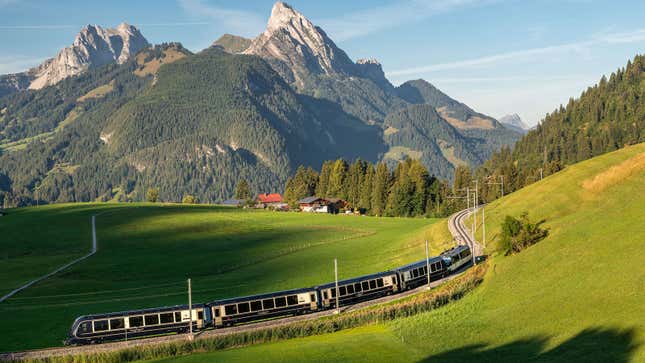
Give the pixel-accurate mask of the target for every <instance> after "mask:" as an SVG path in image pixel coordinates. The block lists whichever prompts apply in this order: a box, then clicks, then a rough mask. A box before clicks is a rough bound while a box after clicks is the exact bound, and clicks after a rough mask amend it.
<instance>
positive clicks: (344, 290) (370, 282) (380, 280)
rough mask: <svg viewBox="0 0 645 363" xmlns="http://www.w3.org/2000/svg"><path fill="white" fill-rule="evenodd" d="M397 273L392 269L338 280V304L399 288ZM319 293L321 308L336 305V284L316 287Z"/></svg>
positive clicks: (394, 290)
mask: <svg viewBox="0 0 645 363" xmlns="http://www.w3.org/2000/svg"><path fill="white" fill-rule="evenodd" d="M397 279H398V278H397V275H396V272H394V271H387V272H379V273H376V274H372V275H366V276H361V277H357V278H353V279H348V280H342V281H338V292H339V294H338V304H339V305H340V306H343V305H349V304H353V303H355V302H358V301H362V300H369V299H375V298H377V297H380V296H384V295H389V294H392V293H395V292H397V291H398V290H399V288H398V285H397ZM316 290H318V292H319V293H320V302H321V307H322V308H323V309H327V308H332V307H336V284H335V283H334V282H331V283H328V284H325V285H321V286H318V287H316Z"/></svg>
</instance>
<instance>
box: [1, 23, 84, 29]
mask: <svg viewBox="0 0 645 363" xmlns="http://www.w3.org/2000/svg"><path fill="white" fill-rule="evenodd" d="M76 27H78V26H76V25H46V24H44V25H0V30H55V29H69V28H76Z"/></svg>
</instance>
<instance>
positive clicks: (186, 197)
mask: <svg viewBox="0 0 645 363" xmlns="http://www.w3.org/2000/svg"><path fill="white" fill-rule="evenodd" d="M181 202H182V203H184V204H197V198H195V196H193V195H190V194H186V195H184V198H183V199H182V200H181Z"/></svg>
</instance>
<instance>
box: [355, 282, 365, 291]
mask: <svg viewBox="0 0 645 363" xmlns="http://www.w3.org/2000/svg"><path fill="white" fill-rule="evenodd" d="M354 291H356V292H361V291H363V289H362V288H361V283H360V282H358V283H355V284H354Z"/></svg>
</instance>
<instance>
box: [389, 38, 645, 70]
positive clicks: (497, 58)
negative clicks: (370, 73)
mask: <svg viewBox="0 0 645 363" xmlns="http://www.w3.org/2000/svg"><path fill="white" fill-rule="evenodd" d="M642 41H645V29H638V30H634V31H631V32H625V33H613V34H604V35H596V36H594V37H592V38H591V39H589V40H585V41H580V42H572V43H567V44H560V45H553V46H547V47H539V48H531V49H523V50H517V51H510V52H505V53H499V54H494V55H489V56H484V57H480V58H473V59H467V60H460V61H454V62H447V63H438V64H430V65H426V66H418V67H410V68H405V69H399V70H394V71H390V72H387V75H388V76H407V75H418V74H420V73H431V72H438V71H445V70H455V69H466V68H477V67H483V66H490V65H494V64H498V63H501V62H505V61H509V60H512V61H521V60H532V61H539V60H540V57H539V56H544V55H552V54H563V53H574V54H578V55H583V56H585V55H587V54H588V53H589V52H590V50H591V47H592V46H596V45H602V44H617V43H636V42H642Z"/></svg>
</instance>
